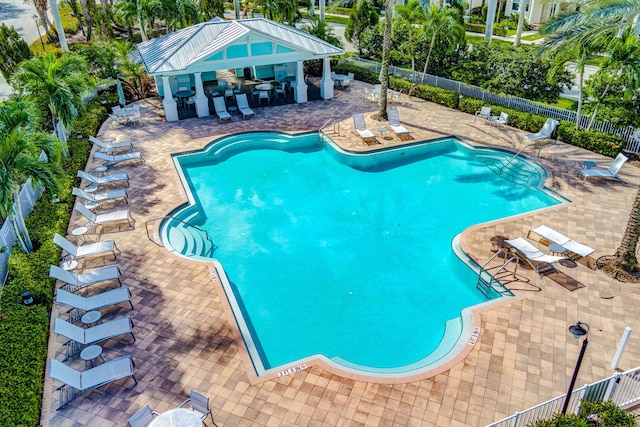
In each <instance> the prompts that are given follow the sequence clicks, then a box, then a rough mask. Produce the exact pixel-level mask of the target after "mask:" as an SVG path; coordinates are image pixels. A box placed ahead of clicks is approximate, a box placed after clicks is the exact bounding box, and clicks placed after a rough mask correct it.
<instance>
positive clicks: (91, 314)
mask: <svg viewBox="0 0 640 427" xmlns="http://www.w3.org/2000/svg"><path fill="white" fill-rule="evenodd" d="M101 318H102V313H101V312H99V311H98V310H91V311H87V312H86V313H85V314H83V315H82V317H81V318H80V321H81V322H82V323H84V324H85V325H90V324H92V323H96V322H97V321H98V320H100V319H101Z"/></svg>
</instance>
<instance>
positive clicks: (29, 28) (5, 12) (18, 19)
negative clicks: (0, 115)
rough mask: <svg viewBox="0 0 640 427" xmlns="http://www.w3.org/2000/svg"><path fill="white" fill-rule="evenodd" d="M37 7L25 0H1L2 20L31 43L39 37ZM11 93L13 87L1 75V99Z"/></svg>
mask: <svg viewBox="0 0 640 427" xmlns="http://www.w3.org/2000/svg"><path fill="white" fill-rule="evenodd" d="M35 13H36V8H35V6H34V5H33V3H31V2H25V1H23V0H1V1H0V22H2V23H4V24H5V25H7V26H9V27H11V26H13V27H14V28H15V29H16V31H17V32H18V34H20V35H21V36H22V38H23V39H25V41H26V42H27V43H29V44H31V43H33V42H34V41H35V40H37V39H38V29H37V28H36V23H35V21H34V19H33V18H32V17H33V15H34V14H35ZM10 93H11V87H10V86H9V85H8V84H7V82H6V81H5V80H4V78H3V77H2V75H0V100H1V99H5V98H6V97H7V96H9V94H10Z"/></svg>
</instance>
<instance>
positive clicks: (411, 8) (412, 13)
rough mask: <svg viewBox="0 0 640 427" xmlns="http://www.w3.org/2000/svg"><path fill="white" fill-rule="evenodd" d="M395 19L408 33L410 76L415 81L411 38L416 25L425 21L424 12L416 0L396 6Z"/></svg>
mask: <svg viewBox="0 0 640 427" xmlns="http://www.w3.org/2000/svg"><path fill="white" fill-rule="evenodd" d="M395 12H396V17H395V19H396V20H397V21H399V22H401V23H403V24H404V25H406V26H407V29H408V31H409V56H411V75H412V76H413V80H414V81H415V73H416V56H415V53H414V42H413V36H414V32H415V31H416V28H417V25H418V24H421V23H423V22H424V20H425V14H424V10H423V9H422V6H420V2H419V1H418V0H409V2H408V3H407V4H399V5H397V6H396V11H395Z"/></svg>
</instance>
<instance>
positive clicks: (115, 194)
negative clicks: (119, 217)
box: [71, 187, 129, 206]
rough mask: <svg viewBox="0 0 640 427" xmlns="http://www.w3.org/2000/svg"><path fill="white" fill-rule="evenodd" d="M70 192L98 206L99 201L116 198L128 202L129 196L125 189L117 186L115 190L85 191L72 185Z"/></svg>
mask: <svg viewBox="0 0 640 427" xmlns="http://www.w3.org/2000/svg"><path fill="white" fill-rule="evenodd" d="M71 194H73V195H74V196H76V197H80V198H82V199H84V200H86V201H88V202H90V203H94V204H95V206H98V205H99V204H100V203H103V202H108V201H110V200H118V199H124V201H125V203H126V204H129V197H128V195H127V190H126V189H124V188H117V189H115V190H110V191H103V192H101V193H87V192H86V191H84V190H81V189H79V188H78V187H73V188H72V189H71Z"/></svg>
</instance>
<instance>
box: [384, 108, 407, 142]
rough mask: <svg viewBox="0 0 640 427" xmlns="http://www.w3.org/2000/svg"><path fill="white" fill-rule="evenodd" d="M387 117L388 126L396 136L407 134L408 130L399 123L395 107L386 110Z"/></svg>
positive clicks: (398, 115)
mask: <svg viewBox="0 0 640 427" xmlns="http://www.w3.org/2000/svg"><path fill="white" fill-rule="evenodd" d="M387 119H388V120H389V127H390V128H391V130H392V131H393V133H395V134H396V138H397V137H400V135H409V131H408V130H407V129H406V128H405V127H404V126H402V124H401V123H400V114H399V113H398V109H397V108H389V109H388V110H387Z"/></svg>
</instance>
